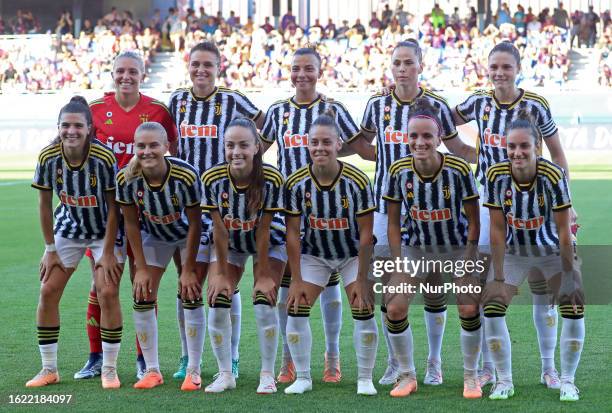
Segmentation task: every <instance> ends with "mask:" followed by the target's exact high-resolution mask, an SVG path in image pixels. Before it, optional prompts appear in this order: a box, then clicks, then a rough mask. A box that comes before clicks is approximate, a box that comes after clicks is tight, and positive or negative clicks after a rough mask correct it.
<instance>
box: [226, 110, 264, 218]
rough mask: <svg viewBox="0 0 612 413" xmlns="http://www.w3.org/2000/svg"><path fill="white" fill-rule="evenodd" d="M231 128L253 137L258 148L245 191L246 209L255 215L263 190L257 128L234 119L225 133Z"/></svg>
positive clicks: (260, 148)
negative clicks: (246, 131)
mask: <svg viewBox="0 0 612 413" xmlns="http://www.w3.org/2000/svg"><path fill="white" fill-rule="evenodd" d="M232 126H240V127H241V128H244V129H246V130H248V131H249V132H250V133H251V136H252V137H253V141H254V142H255V144H256V145H257V147H258V150H257V152H256V153H255V155H254V156H253V169H251V174H250V175H249V183H248V185H249V187H248V188H247V190H246V198H247V208H248V211H249V214H255V213H257V211H258V210H259V209H260V208H261V205H262V203H263V189H264V185H265V177H264V168H263V153H262V152H263V151H262V145H261V141H260V140H259V133H258V132H257V126H255V122H253V121H252V120H251V119H248V118H243V117H240V118H236V119H233V120H232V121H231V122H230V123H229V125H227V129H226V133H227V130H229V128H231V127H232Z"/></svg>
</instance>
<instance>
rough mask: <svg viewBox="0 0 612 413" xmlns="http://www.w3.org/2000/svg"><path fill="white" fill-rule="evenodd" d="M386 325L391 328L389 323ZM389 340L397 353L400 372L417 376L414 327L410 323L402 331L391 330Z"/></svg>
mask: <svg viewBox="0 0 612 413" xmlns="http://www.w3.org/2000/svg"><path fill="white" fill-rule="evenodd" d="M386 327H387V328H389V327H388V324H387V326H386ZM389 342H390V343H391V348H392V349H393V354H395V358H396V359H397V363H398V366H399V371H400V374H404V375H411V376H415V375H416V369H415V368H414V345H413V342H412V329H411V328H410V325H408V327H407V328H406V329H405V330H404V331H402V332H400V333H393V332H391V331H389Z"/></svg>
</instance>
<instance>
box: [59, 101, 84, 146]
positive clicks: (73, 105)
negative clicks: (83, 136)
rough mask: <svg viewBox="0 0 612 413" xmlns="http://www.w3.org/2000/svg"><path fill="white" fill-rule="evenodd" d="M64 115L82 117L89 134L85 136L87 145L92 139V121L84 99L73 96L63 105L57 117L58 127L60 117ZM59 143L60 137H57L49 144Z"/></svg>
mask: <svg viewBox="0 0 612 413" xmlns="http://www.w3.org/2000/svg"><path fill="white" fill-rule="evenodd" d="M65 113H78V114H81V115H83V117H84V118H85V122H86V123H87V128H88V129H89V134H88V135H87V145H89V143H90V142H91V139H92V137H93V128H92V125H93V121H92V116H91V110H90V109H89V105H88V104H87V101H86V100H85V98H84V97H83V96H79V95H75V96H73V97H72V98H71V99H70V101H69V102H68V103H67V104H65V105H64V106H63V107H62V108H61V109H60V112H59V115H58V116H57V125H58V126H59V124H60V122H61V120H62V116H64V114H65ZM59 142H60V137H59V136H57V137H56V138H55V139H53V141H52V142H51V143H53V144H56V143H59Z"/></svg>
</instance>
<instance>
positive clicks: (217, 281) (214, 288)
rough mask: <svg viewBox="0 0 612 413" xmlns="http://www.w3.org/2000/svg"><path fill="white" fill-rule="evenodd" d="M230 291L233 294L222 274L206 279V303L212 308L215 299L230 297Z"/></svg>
mask: <svg viewBox="0 0 612 413" xmlns="http://www.w3.org/2000/svg"><path fill="white" fill-rule="evenodd" d="M230 290H231V291H232V292H233V289H232V286H231V285H230V282H229V281H227V280H226V277H225V276H224V275H222V274H216V275H214V276H212V277H210V278H209V279H208V289H207V294H206V295H207V301H208V305H209V306H211V307H213V306H214V305H215V301H217V297H218V296H219V295H224V296H226V297H230Z"/></svg>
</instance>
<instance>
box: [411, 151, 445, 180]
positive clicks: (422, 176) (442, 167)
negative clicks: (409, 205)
mask: <svg viewBox="0 0 612 413" xmlns="http://www.w3.org/2000/svg"><path fill="white" fill-rule="evenodd" d="M438 153H439V154H440V155H442V162H440V167H439V168H438V170H437V171H436V173H434V174H433V175H429V176H425V175H421V174H420V173H419V171H417V169H416V167H415V166H414V158H413V159H412V169H414V173H415V174H416V176H417V178H419V181H421V182H435V180H436V179H438V176H440V172H441V171H442V169H444V164H445V163H446V156H445V155H444V154H443V153H441V152H438Z"/></svg>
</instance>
